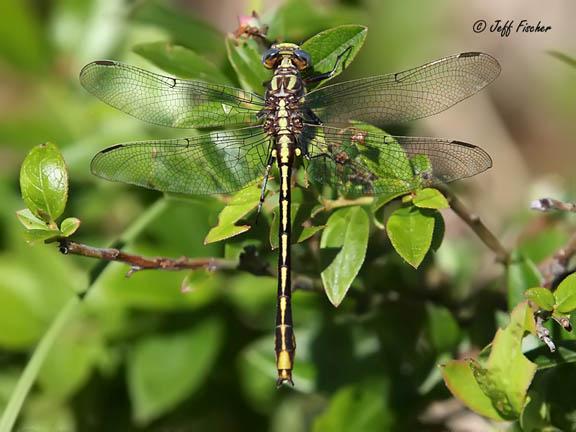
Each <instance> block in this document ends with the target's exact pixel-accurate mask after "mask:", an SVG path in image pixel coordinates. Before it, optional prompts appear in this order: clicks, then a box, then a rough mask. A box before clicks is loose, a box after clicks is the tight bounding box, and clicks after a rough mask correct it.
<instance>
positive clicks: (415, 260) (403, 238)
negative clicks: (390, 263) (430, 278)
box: [386, 206, 435, 268]
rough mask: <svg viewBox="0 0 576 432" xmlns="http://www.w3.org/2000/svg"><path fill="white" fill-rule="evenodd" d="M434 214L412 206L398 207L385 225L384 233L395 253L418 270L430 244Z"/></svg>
mask: <svg viewBox="0 0 576 432" xmlns="http://www.w3.org/2000/svg"><path fill="white" fill-rule="evenodd" d="M434 222H435V219H434V214H433V213H432V212H431V211H429V210H422V209H419V208H417V207H414V206H407V207H400V208H399V209H397V210H396V211H394V213H392V215H390V217H389V218H388V222H387V223H386V232H387V233H388V237H390V241H391V242H392V246H394V249H396V252H398V254H399V255H400V256H401V257H402V258H404V259H405V260H406V261H407V262H408V263H409V264H410V265H411V266H412V267H414V268H418V266H419V265H420V264H421V263H422V260H423V259H424V257H425V256H426V253H427V252H428V249H430V246H431V244H432V235H433V233H434Z"/></svg>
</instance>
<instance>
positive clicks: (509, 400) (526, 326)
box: [486, 302, 536, 418]
mask: <svg viewBox="0 0 576 432" xmlns="http://www.w3.org/2000/svg"><path fill="white" fill-rule="evenodd" d="M527 331H530V332H534V331H535V324H534V317H533V314H532V310H531V309H530V307H529V306H528V303H526V302H524V303H520V304H519V305H518V306H516V307H515V308H514V310H513V311H512V313H511V316H510V323H509V324H508V326H507V327H506V328H505V329H499V330H498V331H497V332H496V336H495V337H494V340H493V342H492V350H491V351H490V357H489V358H488V362H487V364H486V369H487V370H488V373H489V376H490V381H491V384H490V389H491V392H493V394H492V399H493V401H494V403H495V406H496V408H497V409H498V411H499V412H500V413H501V414H502V415H503V416H506V418H517V417H518V416H519V415H520V413H521V412H522V408H523V407H524V402H525V400H526V393H527V391H528V387H529V386H530V383H531V382H532V378H533V377H534V373H535V372H536V365H535V364H534V363H532V362H531V361H530V360H528V359H527V358H526V357H525V356H524V354H523V353H522V340H523V339H524V334H525V333H526V332H527ZM494 387H495V388H494ZM502 392H503V393H504V395H502ZM489 396H490V395H489Z"/></svg>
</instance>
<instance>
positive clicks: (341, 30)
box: [302, 25, 368, 85]
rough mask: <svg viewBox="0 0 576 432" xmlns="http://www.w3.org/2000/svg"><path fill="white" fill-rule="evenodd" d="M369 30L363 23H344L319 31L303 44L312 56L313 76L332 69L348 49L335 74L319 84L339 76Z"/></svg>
mask: <svg viewBox="0 0 576 432" xmlns="http://www.w3.org/2000/svg"><path fill="white" fill-rule="evenodd" d="M367 32H368V29H367V28H366V27H364V26H361V25H342V26H339V27H334V28H331V29H328V30H325V31H323V32H321V33H318V34H317V35H315V36H312V37H311V38H310V39H308V40H307V41H306V42H304V43H303V44H302V49H303V50H304V51H306V52H308V53H309V54H310V56H311V57H312V66H313V68H314V72H313V74H312V76H314V75H319V74H322V73H325V72H329V71H331V70H332V68H333V67H334V65H335V64H336V60H337V58H338V56H339V55H340V54H342V53H343V52H344V51H346V50H348V52H347V53H346V54H345V55H344V56H343V57H342V58H341V59H340V62H339V63H338V67H337V68H336V71H335V72H334V74H333V75H332V76H331V77H330V78H328V79H325V80H322V81H321V82H320V84H319V85H321V84H322V83H326V82H327V81H329V80H330V79H332V78H335V77H337V76H338V75H340V74H341V73H342V71H343V70H344V69H346V68H347V67H348V66H349V65H350V63H351V62H352V61H353V60H354V57H356V54H358V51H360V48H362V45H364V40H365V39H366V34H367Z"/></svg>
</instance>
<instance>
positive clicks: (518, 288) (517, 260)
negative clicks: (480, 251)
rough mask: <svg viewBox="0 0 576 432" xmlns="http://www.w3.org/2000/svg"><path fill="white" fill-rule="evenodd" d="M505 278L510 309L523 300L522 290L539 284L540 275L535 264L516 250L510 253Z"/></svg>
mask: <svg viewBox="0 0 576 432" xmlns="http://www.w3.org/2000/svg"><path fill="white" fill-rule="evenodd" d="M506 280H507V285H508V308H509V309H510V310H512V309H513V308H514V307H515V306H516V305H517V304H518V303H520V302H522V301H523V300H524V291H526V290H527V289H528V288H534V287H538V286H540V285H541V276H540V272H539V271H538V268H537V267H536V265H535V264H534V263H533V262H532V261H531V260H530V259H529V258H526V257H524V256H523V255H522V254H520V253H519V252H518V251H514V252H513V253H512V258H511V260H510V264H508V267H507V269H506Z"/></svg>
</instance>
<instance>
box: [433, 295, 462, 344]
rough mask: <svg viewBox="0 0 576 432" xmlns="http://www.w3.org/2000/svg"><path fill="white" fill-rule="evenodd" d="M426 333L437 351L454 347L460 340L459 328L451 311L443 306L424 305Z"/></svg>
mask: <svg viewBox="0 0 576 432" xmlns="http://www.w3.org/2000/svg"><path fill="white" fill-rule="evenodd" d="M426 312H427V314H428V326H427V329H428V333H429V334H430V340H431V342H432V345H433V346H434V349H435V350H436V352H437V353H443V352H448V351H451V350H453V349H454V348H456V346H457V345H458V342H459V341H460V328H459V326H458V323H457V322H456V320H455V319H454V316H453V315H452V313H451V312H450V311H449V310H448V309H446V308H445V307H443V306H436V305H433V304H428V305H426Z"/></svg>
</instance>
